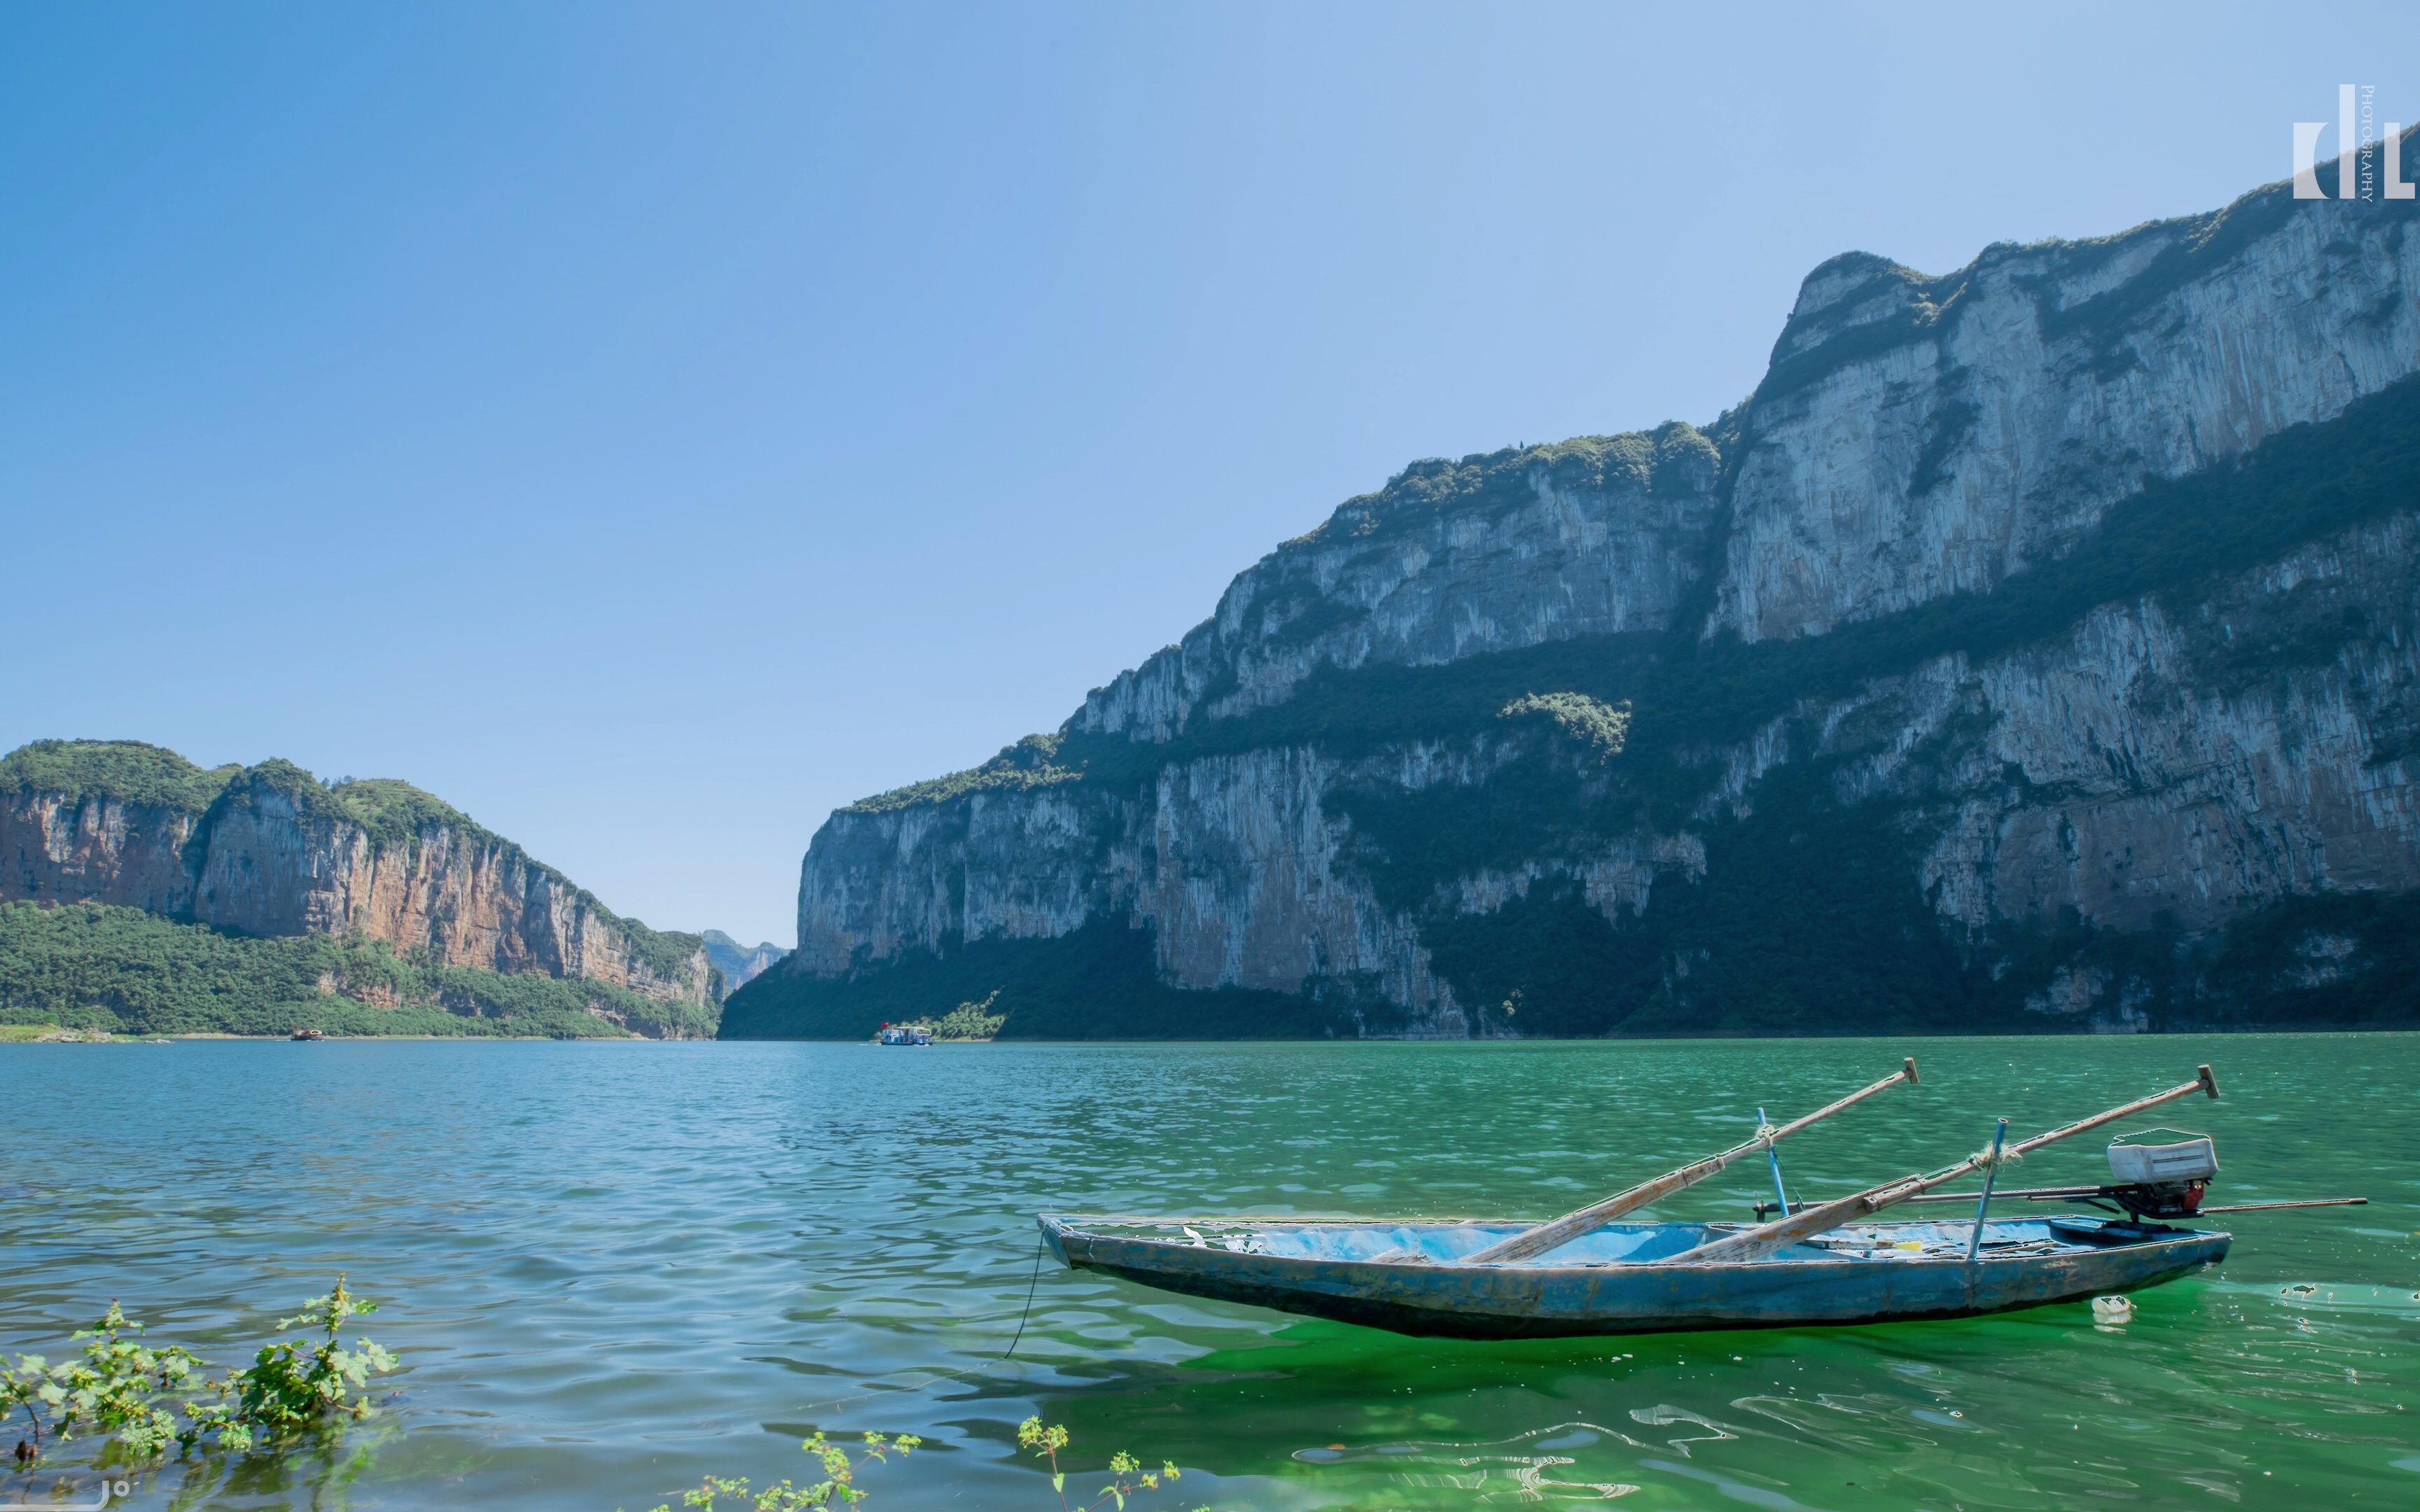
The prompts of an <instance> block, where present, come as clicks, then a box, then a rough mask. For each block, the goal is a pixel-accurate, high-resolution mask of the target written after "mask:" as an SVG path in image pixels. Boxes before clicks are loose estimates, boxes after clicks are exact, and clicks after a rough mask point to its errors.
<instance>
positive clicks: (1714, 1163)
mask: <svg viewBox="0 0 2420 1512" xmlns="http://www.w3.org/2000/svg"><path fill="white" fill-rule="evenodd" d="M1915 1080H1916V1057H1914V1056H1910V1057H1908V1058H1907V1060H1906V1062H1905V1064H1903V1065H1901V1066H1900V1069H1899V1070H1897V1071H1895V1072H1891V1073H1890V1074H1889V1075H1887V1076H1885V1077H1884V1078H1883V1079H1882V1080H1881V1081H1878V1082H1876V1083H1874V1084H1873V1085H1872V1086H1871V1087H1869V1088H1864V1089H1862V1090H1859V1091H1854V1092H1851V1093H1850V1094H1849V1095H1848V1096H1846V1097H1844V1098H1842V1099H1840V1101H1838V1103H1833V1104H1832V1105H1831V1106H1829V1107H1823V1108H1817V1109H1816V1110H1815V1111H1814V1112H1812V1113H1809V1114H1808V1115H1807V1116H1806V1117H1805V1118H1803V1119H1795V1120H1793V1121H1792V1122H1789V1123H1785V1124H1783V1125H1782V1126H1781V1127H1780V1128H1778V1129H1771V1130H1759V1131H1758V1132H1757V1136H1756V1137H1755V1138H1753V1139H1751V1140H1749V1141H1748V1142H1747V1143H1745V1144H1744V1145H1734V1146H1732V1147H1731V1148H1730V1149H1726V1150H1724V1151H1723V1152H1722V1153H1721V1154H1719V1155H1711V1156H1708V1157H1707V1158H1706V1159H1704V1160H1701V1161H1699V1162H1698V1163H1697V1164H1696V1165H1683V1166H1682V1167H1681V1168H1680V1169H1679V1170H1676V1171H1667V1172H1665V1173H1664V1174H1663V1175H1662V1176H1659V1177H1657V1178H1655V1180H1652V1181H1644V1182H1641V1183H1640V1184H1638V1185H1637V1186H1634V1187H1632V1188H1631V1189H1630V1190H1629V1191H1627V1192H1621V1193H1617V1194H1616V1195H1614V1196H1609V1197H1607V1198H1606V1199H1605V1200H1604V1201H1603V1202H1597V1203H1591V1204H1590V1205H1589V1206H1588V1207H1585V1208H1582V1209H1580V1210H1579V1211H1576V1212H1567V1213H1565V1214H1563V1215H1562V1216H1561V1217H1559V1218H1557V1219H1555V1220H1554V1221H1553V1222H1551V1223H1543V1224H1540V1225H1539V1226H1538V1227H1535V1228H1529V1229H1524V1230H1523V1231H1522V1232H1520V1233H1517V1234H1514V1235H1513V1236H1512V1238H1510V1239H1504V1240H1498V1241H1497V1242H1495V1243H1493V1244H1490V1245H1488V1246H1487V1247H1486V1248H1485V1249H1483V1250H1481V1251H1480V1252H1479V1253H1478V1254H1476V1255H1469V1256H1466V1257H1463V1258H1462V1259H1459V1260H1456V1261H1454V1262H1453V1263H1455V1264H1456V1265H1506V1264H1510V1263H1511V1262H1512V1261H1514V1260H1526V1259H1529V1258H1531V1257H1534V1256H1539V1255H1544V1254H1545V1253H1546V1252H1547V1251H1548V1250H1550V1249H1557V1248H1559V1247H1560V1246H1562V1245H1564V1244H1568V1243H1570V1242H1572V1241H1573V1240H1575V1239H1577V1238H1579V1237H1580V1236H1581V1235H1582V1234H1588V1233H1593V1232H1594V1231H1596V1230H1597V1229H1599V1228H1602V1227H1605V1226H1606V1224H1609V1223H1611V1222H1613V1220H1615V1219H1616V1218H1619V1217H1621V1215H1622V1214H1623V1213H1625V1212H1629V1211H1633V1210H1635V1209H1638V1208H1643V1207H1645V1206H1647V1205H1648V1204H1649V1203H1651V1202H1652V1201H1654V1200H1655V1199H1656V1198H1658V1197H1667V1196H1671V1195H1672V1194H1673V1193H1675V1192H1678V1191H1680V1190H1681V1189H1682V1188H1683V1187H1689V1186H1695V1185H1697V1184H1698V1183H1699V1181H1702V1180H1705V1179H1706V1178H1707V1177H1709V1176H1712V1175H1714V1173H1715V1172H1717V1171H1720V1170H1721V1169H1722V1168H1723V1167H1724V1166H1726V1165H1730V1163H1731V1162H1733V1161H1735V1160H1737V1159H1739V1158H1740V1157H1741V1156H1742V1155H1752V1154H1754V1153H1756V1151H1758V1150H1760V1149H1771V1148H1772V1146H1773V1142H1774V1141H1775V1140H1776V1139H1786V1138H1788V1137H1789V1136H1790V1135H1792V1134H1796V1133H1797V1132H1798V1131H1799V1130H1801V1129H1804V1128H1806V1127H1807V1125H1808V1124H1812V1123H1821V1122H1823V1120H1824V1119H1828V1118H1830V1117H1831V1116H1832V1115H1833V1114H1835V1113H1838V1112H1839V1111H1840V1110H1841V1109H1842V1108H1847V1107H1854V1106H1855V1105H1856V1104H1857V1103H1862V1102H1864V1101H1865V1100H1866V1099H1868V1098H1869V1097H1871V1096H1873V1095H1874V1094H1875V1093H1877V1092H1885V1091H1888V1090H1889V1089H1890V1088H1894V1087H1897V1086H1898V1085H1899V1084H1900V1083H1901V1082H1913V1081H1915Z"/></svg>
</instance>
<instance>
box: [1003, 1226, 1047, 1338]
mask: <svg viewBox="0 0 2420 1512" xmlns="http://www.w3.org/2000/svg"><path fill="white" fill-rule="evenodd" d="M1041 1285H1042V1236H1041V1235H1040V1234H1039V1233H1036V1234H1035V1235H1034V1236H1033V1275H1032V1279H1031V1280H1029V1281H1027V1282H1026V1283H1025V1311H1023V1312H1021V1313H1019V1314H1017V1315H1016V1337H1015V1338H1013V1339H1010V1340H1009V1341H1008V1350H1007V1352H1006V1353H1003V1354H1002V1355H1001V1359H1003V1360H1005V1359H1007V1358H1008V1356H1009V1355H1011V1354H1015V1353H1016V1347H1017V1345H1018V1344H1020V1343H1022V1342H1024V1339H1025V1320H1026V1319H1029V1318H1032V1316H1033V1293H1034V1292H1035V1291H1036V1290H1037V1289H1039V1288H1040V1287H1041Z"/></svg>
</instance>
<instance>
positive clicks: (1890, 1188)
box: [1653, 1066, 2218, 1265]
mask: <svg viewBox="0 0 2420 1512" xmlns="http://www.w3.org/2000/svg"><path fill="white" fill-rule="evenodd" d="M2195 1092H2207V1093H2209V1094H2210V1095H2211V1096H2212V1097H2216V1096H2217V1095H2218V1079H2217V1078H2216V1077H2214V1076H2212V1075H2211V1073H2210V1068H2209V1067H2208V1066H2204V1067H2201V1068H2200V1071H2199V1074H2197V1075H2195V1078H2194V1079H2193V1080H2192V1081H2189V1082H2186V1083H2184V1084H2183V1085H2181V1086H2179V1087H2171V1088H2168V1089H2167V1090H2166V1091H2164V1092H2154V1093H2152V1094H2151V1095H2150V1096H2149V1097H2140V1098H2136V1099H2135V1100H2134V1101H2133V1102H2132V1103H2126V1104H2125V1105H2124V1106H2122V1107H2114V1108H2111V1109H2110V1110H2109V1111H2108V1112H2106V1113H2096V1114H2094V1115H2093V1116H2092V1117H2091V1118H2088V1119H2079V1120H2078V1121H2076V1122H2074V1123H2071V1124H2068V1125H2066V1126H2065V1127H2063V1128H2058V1129H2053V1130H2052V1131H2051V1132H2050V1133H2048V1134H2036V1135H2034V1137H2032V1138H2031V1139H2027V1140H2025V1141H2024V1142H2023V1143H2021V1144H2017V1145H2012V1146H2010V1147H2009V1149H2008V1150H2007V1151H2006V1152H2005V1154H2003V1155H2001V1156H1999V1157H1996V1158H2003V1159H2004V1158H2006V1155H2019V1156H2022V1155H2024V1153H2025V1152H2026V1151H2027V1150H2032V1149H2040V1148H2041V1147H2042V1146H2044V1145H2049V1144H2055V1143H2057V1142H2058V1141H2059V1140H2061V1139H2066V1138H2070V1137H2071V1136H2073V1135H2075V1134H2083V1133H2085V1132H2086V1130H2090V1129H2098V1128H2100V1127H2101V1126H2102V1124H2105V1123H2115V1122H2116V1121H2118V1119H2126V1118H2132V1117H2133V1116H2134V1115H2135V1114H2137V1113H2140V1112H2142V1111H2143V1110H2144V1109H2145V1108H2155V1107H2158V1106H2159V1105H2160V1104H2161V1103H2173V1102H2175V1101H2176V1100H2177V1099H2178V1098H2180V1097H2190V1096H2192V1095H2193V1094H2194V1093H2195ZM1993 1158H1995V1157H1987V1156H1982V1155H1969V1156H1968V1157H1967V1158H1966V1159H1964V1160H1962V1161H1960V1162H1959V1163H1958V1164H1957V1165H1947V1166H1944V1167H1942V1168H1941V1169H1940V1170H1937V1171H1933V1172H1931V1173H1930V1174H1929V1175H1922V1176H1908V1177H1902V1178H1900V1180H1896V1181H1885V1182H1883V1183H1882V1184H1881V1185H1879V1186H1869V1187H1868V1188H1866V1189H1865V1190H1864V1191H1863V1192H1857V1193H1853V1194H1851V1195H1850V1196H1845V1197H1838V1198H1836V1199H1834V1200H1833V1201H1830V1202H1827V1203H1825V1204H1823V1206H1822V1207H1820V1208H1809V1209H1806V1210H1803V1211H1799V1212H1796V1213H1793V1214H1792V1215H1791V1216H1790V1217H1787V1218H1776V1219H1775V1220H1774V1221H1773V1222H1772V1223H1769V1224H1765V1225H1763V1226H1762V1227H1756V1228H1750V1229H1746V1230H1745V1231H1743V1232H1741V1233H1736V1234H1727V1235H1725V1236H1724V1237H1722V1238H1721V1239H1717V1240H1714V1241H1711V1242H1707V1243H1704V1244H1700V1245H1699V1246H1698V1247H1697V1248H1695V1249H1692V1250H1684V1251H1683V1252H1682V1253H1681V1254H1679V1255H1674V1256H1670V1257H1667V1258H1665V1259H1663V1260H1659V1261H1655V1262H1653V1263H1656V1264H1659V1265H1688V1264H1699V1263H1703V1262H1705V1261H1708V1260H1753V1259H1757V1258H1759V1257H1762V1256H1766V1255H1770V1254H1772V1253H1773V1252H1774V1251H1775V1250H1777V1249H1780V1248H1782V1247H1783V1246H1785V1245H1789V1244H1794V1243H1796V1242H1799V1241H1800V1240H1802V1239H1811V1238H1813V1237H1814V1236H1815V1235H1817V1234H1820V1233H1823V1232H1825V1231H1826V1230H1829V1229H1833V1228H1838V1227H1840V1226H1841V1225H1842V1224H1847V1223H1854V1222H1856V1221H1857V1220H1858V1219H1860V1218H1869V1217H1871V1216H1872V1215H1873V1214H1875V1213H1877V1212H1880V1211H1883V1210H1884V1209H1885V1208H1888V1207H1892V1206H1894V1205H1896V1204H1898V1203H1901V1202H1905V1201H1908V1200H1909V1199H1911V1198H1914V1197H1918V1196H1923V1195H1924V1194H1925V1193H1927V1192H1930V1191H1931V1190H1932V1189H1933V1188H1935V1187H1939V1186H1947V1184H1948V1183H1950V1182H1952V1181H1955V1180H1958V1179H1959V1178H1960V1177H1962V1176H1964V1175H1966V1174H1967V1173H1968V1172H1970V1171H1973V1170H1974V1169H1975V1168H1976V1167H1977V1166H1978V1165H1983V1164H1984V1163H1985V1161H1986V1160H1987V1159H1993Z"/></svg>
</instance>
